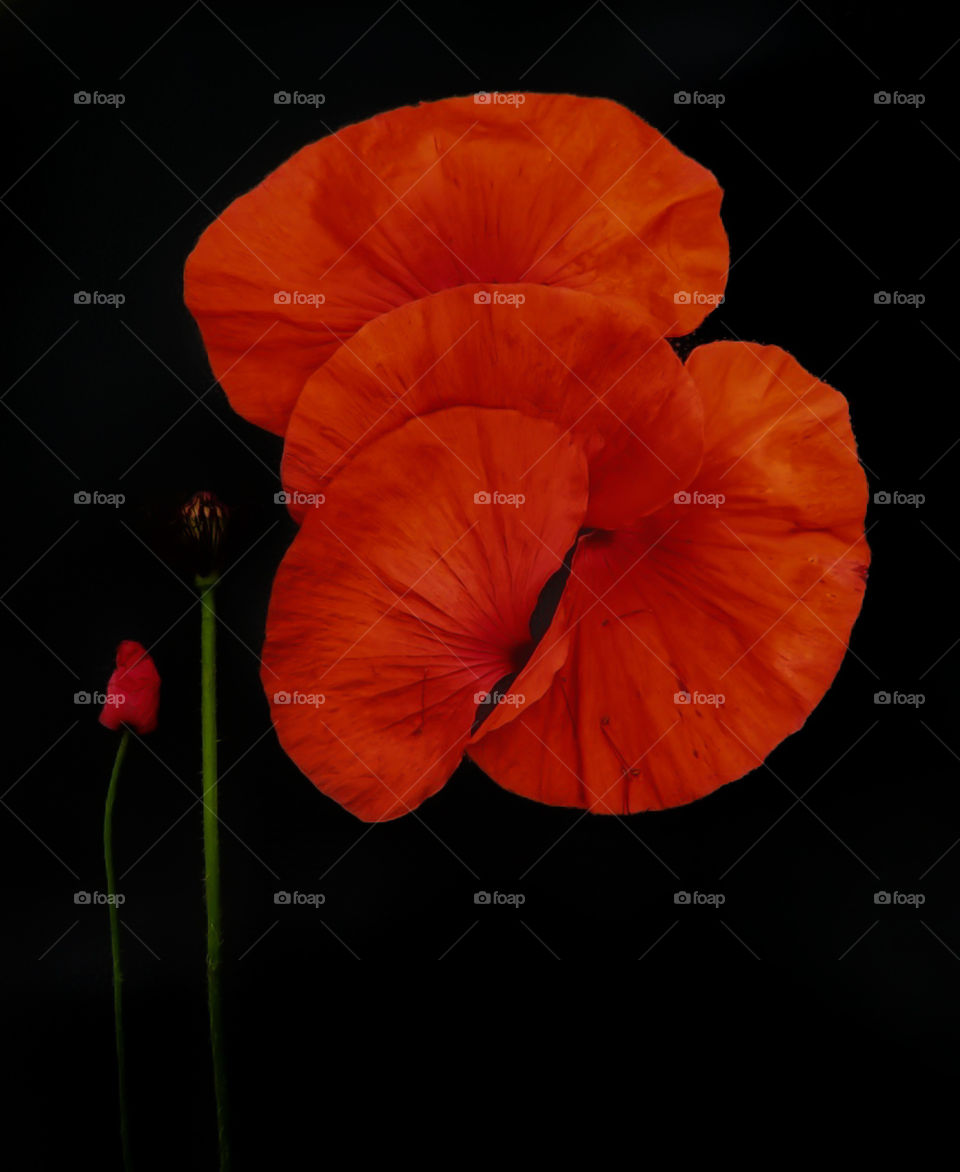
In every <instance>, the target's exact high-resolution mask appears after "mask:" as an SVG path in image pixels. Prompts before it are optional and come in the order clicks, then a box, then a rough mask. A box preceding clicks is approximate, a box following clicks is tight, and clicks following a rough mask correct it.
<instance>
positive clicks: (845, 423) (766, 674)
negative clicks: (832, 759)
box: [470, 342, 869, 813]
mask: <svg viewBox="0 0 960 1172" xmlns="http://www.w3.org/2000/svg"><path fill="white" fill-rule="evenodd" d="M688 367H689V370H690V373H691V374H692V376H693V378H694V380H695V382H696V383H697V386H698V387H699V388H700V391H701V393H702V395H703V399H704V406H705V453H704V462H703V467H702V469H701V470H700V472H699V473H698V475H697V477H696V479H695V480H694V481H693V483H692V484H691V485H690V487H689V499H688V500H683V499H681V501H680V503H676V504H673V503H671V505H669V506H668V507H667V508H665V509H663V510H661V511H659V512H658V513H656V514H654V515H653V516H651V517H648V518H647V519H646V520H645V521H644V522H643V523H642V524H641V525H640V526H639V527H637V529H636V530H635V531H633V532H618V533H603V534H593V535H589V536H585V537H582V538H581V540H580V542H579V545H578V549H577V552H576V555H575V557H574V559H573V563H572V570H571V575H570V580H569V583H568V585H567V587H566V589H565V591H564V594H563V596H562V599H561V602H560V606H559V608H558V611H557V613H556V615H555V617H554V622H553V625H552V627H551V629H550V630H549V631H548V632H547V634H546V635H545V636H544V640H543V644H542V645H541V647H542V649H543V651H544V652H547V651H549V649H550V648H551V646H552V645H553V644H555V643H557V642H558V640H559V641H561V642H562V641H566V642H567V643H569V647H570V650H569V656H568V658H567V659H566V661H565V663H564V666H563V667H562V669H561V670H560V671H559V672H558V673H557V675H556V678H555V680H554V682H553V685H552V686H551V688H550V689H549V690H548V691H547V693H546V694H545V695H544V696H543V697H542V698H541V699H540V700H539V701H538V702H537V703H535V704H533V705H530V706H528V707H527V708H525V709H524V710H523V711H522V712H521V713H520V715H519V716H518V718H517V719H516V720H515V721H513V722H511V723H510V724H508V725H505V726H503V727H501V728H499V729H496V730H491V731H489V732H485V728H484V727H481V729H480V736H479V739H478V741H477V743H476V744H475V745H474V746H472V747H471V749H470V755H471V756H472V757H473V758H474V759H475V760H476V761H477V762H478V763H479V765H480V766H481V767H482V768H483V769H484V770H485V771H486V772H487V773H489V775H490V776H491V777H493V778H494V779H495V780H496V781H498V782H499V783H500V784H501V785H503V786H505V787H506V788H508V789H511V790H514V791H515V792H517V793H520V794H523V795H525V796H527V797H530V798H535V799H537V800H539V801H543V802H548V803H551V804H555V805H563V806H581V807H586V808H588V809H590V810H593V811H596V812H600V813H607V812H609V813H630V812H633V811H637V810H649V809H660V808H663V807H667V806H675V805H678V804H681V803H684V802H689V801H691V800H692V799H694V798H697V797H700V796H702V795H704V794H707V793H709V792H711V791H712V790H715V789H716V788H717V787H718V786H721V785H723V784H724V783H725V782H728V781H731V780H733V779H735V778H738V777H740V776H742V775H743V774H744V773H747V772H749V771H750V770H752V769H753V768H755V767H756V766H757V765H759V764H760V763H761V762H762V761H763V759H764V758H765V757H766V755H767V754H768V753H769V752H770V751H771V750H772V749H773V748H774V747H775V746H776V745H777V744H778V743H779V742H780V741H781V740H783V738H784V737H786V736H788V735H789V734H790V733H792V732H794V731H796V730H797V729H798V728H800V726H801V725H802V724H803V722H804V721H805V719H806V718H807V716H808V715H809V713H810V712H811V710H812V709H813V708H814V706H815V705H816V704H817V703H818V701H819V700H820V698H821V697H822V696H823V694H824V692H825V691H826V689H827V688H828V687H829V685H830V682H831V681H832V679H833V677H834V675H835V674H836V672H837V670H838V668H839V666H840V662H841V660H842V659H843V656H844V652H845V650H846V647H847V640H848V637H849V634H850V630H851V628H852V626H853V623H854V621H855V619H856V617H857V614H858V613H859V610H860V604H861V599H862V596H863V591H864V582H865V577H866V571H867V566H868V562H869V550H868V548H867V544H866V540H865V537H864V531H863V519H864V513H865V510H866V502H867V491H866V481H865V478H864V475H863V472H862V470H861V468H860V465H859V463H858V460H857V455H856V448H855V445H854V439H853V434H852V431H851V428H850V422H849V416H848V412H847V405H846V401H845V400H844V398H843V396H842V395H840V394H839V393H838V392H837V391H835V390H833V389H831V388H830V387H828V386H826V385H825V384H824V383H822V382H819V381H818V380H817V379H816V378H814V377H813V376H811V375H810V374H808V373H807V372H806V371H805V370H803V369H802V367H800V365H799V364H798V363H797V362H796V361H795V360H794V359H793V358H791V357H790V356H789V355H788V354H786V353H784V352H783V351H782V350H780V349H778V348H776V347H773V346H757V345H748V344H744V343H732V342H720V343H715V344H712V345H708V346H703V347H700V348H699V349H697V350H695V351H694V352H693V354H692V355H691V356H690V359H689V361H688ZM540 650H541V649H540V648H538V651H537V653H535V655H534V660H533V661H531V662H534V661H535V660H536V655H537V654H539V653H540Z"/></svg>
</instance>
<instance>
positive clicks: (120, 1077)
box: [103, 728, 133, 1172]
mask: <svg viewBox="0 0 960 1172" xmlns="http://www.w3.org/2000/svg"><path fill="white" fill-rule="evenodd" d="M129 743H130V730H129V729H127V728H125V729H124V730H123V733H122V734H121V736H120V744H119V745H118V746H117V756H116V758H115V760H114V762H113V772H112V773H111V774H110V786H109V788H108V790H107V803H106V806H105V807H104V811H103V860H104V863H105V864H106V870H107V896H108V897H109V898H108V900H107V911H108V912H109V914H110V952H111V955H112V957H113V1026H114V1033H115V1035H116V1042H117V1091H118V1097H119V1100H120V1143H121V1145H122V1148H123V1166H124V1168H125V1169H126V1170H127V1172H130V1169H131V1168H132V1167H133V1163H132V1161H131V1159H130V1128H129V1122H128V1119H127V1061H126V1047H125V1046H124V1041H123V993H122V985H123V970H122V969H121V966H120V913H119V911H118V909H117V877H116V872H115V871H114V867H113V803H114V801H115V799H116V796H117V780H118V779H119V777H120V769H121V767H122V765H123V759H124V757H125V756H126V755H127V745H128V744H129Z"/></svg>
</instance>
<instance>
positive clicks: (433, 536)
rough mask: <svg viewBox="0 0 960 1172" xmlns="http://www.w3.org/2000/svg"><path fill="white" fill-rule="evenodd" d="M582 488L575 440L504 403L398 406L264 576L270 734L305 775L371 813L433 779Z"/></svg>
mask: <svg viewBox="0 0 960 1172" xmlns="http://www.w3.org/2000/svg"><path fill="white" fill-rule="evenodd" d="M545 447H546V448H548V455H547V456H546V457H544V458H542V459H540V456H541V453H542V451H543V450H544V448H545ZM534 460H539V462H538V463H537V465H536V467H535V468H534V470H533V471H532V472H530V473H529V475H526V476H524V473H525V472H527V470H528V469H529V468H530V466H531V464H532V463H533V462H534ZM487 490H490V491H489V492H488V491H487ZM494 490H495V491H496V493H499V494H504V496H506V497H508V498H509V497H515V496H516V495H517V494H519V495H520V496H522V497H523V498H524V499H523V500H513V501H510V500H503V499H500V500H499V501H498V500H497V499H496V498H495V497H493V492H494ZM489 497H493V499H487V498H489ZM586 501H587V468H586V461H585V458H584V456H583V453H582V452H581V450H580V448H579V446H578V445H577V444H576V443H575V442H574V441H573V440H572V439H571V438H570V437H569V436H568V435H564V434H563V433H562V432H561V431H560V430H559V429H558V428H556V427H555V426H554V425H553V424H551V423H549V422H546V421H541V420H534V419H530V418H528V417H526V416H523V415H520V414H519V413H517V412H515V411H483V410H474V409H472V408H455V409H452V410H449V411H442V412H437V413H435V414H433V415H431V416H430V417H429V418H427V419H414V420H411V421H410V422H409V423H407V424H406V425H405V426H403V427H401V428H399V429H397V430H395V431H392V432H390V433H389V434H387V435H385V436H383V437H381V438H380V439H379V440H377V441H376V442H374V443H372V444H370V445H369V446H368V447H366V448H365V449H364V451H363V452H362V453H361V454H360V455H359V456H358V457H357V458H356V459H355V460H354V461H353V462H352V463H351V464H350V465H349V466H348V467H347V468H346V469H345V470H344V471H343V472H342V473H341V474H340V475H339V476H337V477H336V478H335V479H334V480H333V481H332V482H331V484H330V485H329V486H328V488H327V492H326V499H325V502H324V503H323V504H320V505H318V506H317V507H316V508H314V509H313V510H311V513H310V515H309V516H308V517H307V519H306V521H305V522H304V524H303V526H302V528H301V530H300V532H299V534H298V535H297V537H296V539H295V540H294V542H293V545H292V546H291V547H290V550H289V551H288V553H287V555H286V557H285V559H284V561H283V564H282V565H281V567H280V570H279V572H278V574H277V578H276V581H275V583H274V587H273V596H272V598H271V600H270V610H269V615H268V619H267V638H266V644H265V646H264V651H263V662H264V667H263V671H262V679H263V683H264V687H265V689H266V691H267V694H268V696H269V697H270V698H271V705H272V715H273V721H274V724H275V726H276V729H277V734H278V736H279V738H280V741H281V743H282V745H283V747H284V748H285V749H286V751H287V752H288V753H289V755H290V756H291V757H292V758H293V760H294V761H295V762H296V763H297V765H299V767H300V768H301V769H302V770H303V771H304V773H306V774H307V776H308V777H309V778H310V779H311V780H312V781H313V783H314V784H315V785H316V786H317V787H318V788H319V789H321V790H323V792H324V793H326V794H329V795H330V796H331V797H333V798H336V800H337V801H338V802H340V803H341V804H342V805H344V806H346V807H347V808H348V809H349V810H352V811H353V813H355V814H356V815H357V816H358V817H360V818H363V819H365V820H367V821H381V820H384V819H388V818H395V817H397V816H398V815H400V814H403V813H405V812H406V811H407V810H409V809H412V808H414V807H415V806H417V805H419V804H420V802H422V801H423V799H424V798H426V797H429V795H430V794H432V793H434V792H435V791H436V790H438V789H439V788H440V787H441V786H442V785H443V783H444V782H445V781H446V780H447V778H448V777H449V776H450V774H451V773H452V772H453V770H454V769H455V768H456V766H457V764H458V762H459V760H460V757H461V755H462V753H463V750H464V747H465V746H466V744H467V741H468V739H469V736H470V730H471V727H472V725H473V723H474V720H475V719H476V717H477V714H478V711H477V695H478V693H489V692H491V691H492V690H493V686H494V684H496V683H497V682H498V681H501V680H503V679H504V677H506V676H510V675H513V674H514V673H516V672H517V671H519V670H520V669H521V668H522V666H523V664H524V662H525V660H526V658H527V656H528V655H529V653H530V650H531V647H530V639H531V636H530V627H529V621H530V617H531V615H532V613H533V610H534V607H535V606H536V603H537V599H538V597H539V594H540V591H541V590H542V588H543V586H544V584H545V583H546V581H547V579H548V578H549V577H550V576H551V575H552V574H554V573H555V572H556V571H557V570H558V569H559V568H560V566H561V564H562V561H563V558H564V554H565V553H566V552H567V551H568V550H569V549H570V547H571V546H572V544H573V542H574V540H575V537H576V534H577V531H578V529H579V527H580V525H581V522H582V520H583V516H584V512H585V509H586ZM564 654H565V648H563V649H561V650H558V649H556V648H555V649H554V651H553V652H552V654H551V655H550V656H546V657H540V658H539V659H538V663H537V665H536V667H535V668H534V669H532V670H531V671H529V672H524V673H523V674H522V675H521V676H520V677H519V678H518V680H517V687H518V689H521V690H520V692H519V697H520V699H525V700H526V702H529V703H532V702H534V701H535V700H536V699H537V698H538V697H539V696H540V695H541V694H542V693H543V691H544V690H545V689H546V687H547V686H548V684H549V682H550V679H551V678H552V675H553V672H555V671H556V670H557V668H558V667H559V666H560V663H561V662H562V657H563V655H564ZM517 703H519V700H518V699H517V696H516V695H513V694H510V702H509V703H505V704H503V705H501V706H500V708H498V711H497V713H496V715H497V716H498V717H499V718H500V719H501V720H502V719H503V716H502V715H501V710H502V711H503V713H505V714H512V713H515V712H516V711H517V706H516V705H517Z"/></svg>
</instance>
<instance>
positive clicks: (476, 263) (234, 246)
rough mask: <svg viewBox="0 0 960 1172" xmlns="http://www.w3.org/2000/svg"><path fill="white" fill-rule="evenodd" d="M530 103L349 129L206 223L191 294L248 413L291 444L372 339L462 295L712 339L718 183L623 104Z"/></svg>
mask: <svg viewBox="0 0 960 1172" xmlns="http://www.w3.org/2000/svg"><path fill="white" fill-rule="evenodd" d="M521 96H522V98H523V102H522V104H519V105H513V104H500V103H497V102H494V101H491V102H490V103H487V104H483V103H477V102H475V101H474V99H473V98H472V97H466V98H451V99H448V100H446V101H441V102H430V103H426V104H424V105H420V106H407V107H403V108H402V109H399V110H393V111H391V112H390V113H387V114H381V115H379V116H377V117H376V118H372V119H370V120H369V121H367V122H361V123H358V124H356V125H354V126H348V127H346V128H344V129H343V130H340V131H338V132H337V133H336V134H334V135H331V136H330V137H328V138H324V139H321V140H320V141H319V142H316V143H313V144H311V145H310V146H307V147H305V148H303V149H302V150H301V151H299V152H298V153H297V154H296V155H294V156H293V157H292V158H291V159H289V160H288V161H287V162H286V163H284V164H283V165H282V166H281V167H279V168H278V169H277V170H276V171H274V172H273V173H272V174H271V175H269V176H268V177H267V178H266V179H265V180H264V181H263V182H262V183H261V184H260V185H259V186H258V187H256V188H255V189H254V190H253V191H251V192H249V193H248V194H247V195H244V196H242V197H241V198H239V199H237V200H236V201H235V202H234V203H233V204H231V205H230V207H228V208H227V209H226V211H225V212H224V213H223V215H222V216H220V217H219V218H218V219H217V220H216V221H215V222H214V223H213V224H211V225H210V227H209V228H208V229H207V231H206V232H204V234H203V236H202V237H201V239H200V242H199V244H198V245H197V247H196V249H195V250H194V252H193V253H192V254H191V256H190V258H189V259H188V261H187V267H186V273H185V295H186V301H187V304H188V306H189V307H190V309H191V311H192V312H193V314H194V316H195V317H196V319H197V321H198V323H199V325H200V328H201V331H202V333H203V337H204V341H205V343H206V346H207V352H208V354H209V357H210V364H211V366H212V368H213V372H214V374H215V375H216V377H217V378H218V379H219V380H220V381H221V383H222V384H223V387H224V389H225V391H226V392H227V394H228V396H229V397H230V400H231V402H232V404H233V406H234V407H235V409H236V410H237V411H239V412H240V413H241V414H242V415H244V416H245V417H246V418H247V419H250V420H251V421H253V422H254V423H258V424H260V425H261V426H262V427H266V428H269V429H270V430H272V431H275V432H278V433H280V434H282V433H283V431H284V429H285V427H286V423H287V418H288V416H289V414H290V411H291V410H292V408H293V404H294V402H295V401H296V398H297V395H298V394H299V393H300V389H301V387H302V386H303V384H304V382H305V381H306V379H307V376H308V375H309V374H310V373H311V372H312V371H313V370H315V369H316V368H317V367H318V366H320V365H321V364H322V363H323V362H325V361H326V360H327V358H329V357H330V355H331V354H332V353H333V352H334V351H335V350H336V348H337V346H339V345H340V343H341V342H343V341H345V340H346V339H348V338H349V337H351V335H352V334H353V333H355V331H356V330H357V329H359V327H360V326H361V325H362V324H363V323H364V322H366V321H369V320H370V318H372V317H376V316H377V315H378V314H381V313H384V312H385V311H386V310H388V309H390V308H392V307H394V306H397V305H402V304H403V303H404V302H406V301H409V300H411V299H414V298H418V297H424V296H426V295H427V294H429V293H434V292H437V291H439V290H440V289H445V288H448V287H450V286H452V285H461V284H464V283H466V282H477V281H482V282H508V281H520V280H524V281H531V282H535V283H542V284H547V285H564V286H567V287H570V288H576V289H583V290H586V291H588V292H591V293H596V294H601V295H603V296H604V297H608V298H623V299H626V300H628V301H630V302H632V303H634V304H636V305H637V306H639V308H640V309H641V311H642V312H643V313H644V314H646V315H647V316H649V317H650V318H651V319H652V321H653V322H654V324H655V326H656V327H657V329H658V330H659V331H660V332H661V333H664V332H665V333H668V334H683V333H686V332H687V331H688V330H691V329H693V328H694V327H695V326H696V325H698V324H699V322H700V321H701V320H702V319H703V318H704V317H705V316H706V314H707V313H708V312H709V310H710V308H711V304H712V303H713V302H714V301H715V300H716V298H717V297H718V296H719V295H720V294H721V293H722V290H723V287H724V283H725V280H726V269H727V262H728V250H727V241H726V236H725V235H724V231H723V227H722V225H721V223H720V216H719V209H720V201H721V196H722V193H721V191H720V188H719V186H718V185H717V182H716V180H715V179H714V177H713V176H712V175H711V174H710V172H709V171H706V170H705V169H704V168H703V167H701V166H699V164H697V163H695V162H693V160H692V159H689V158H687V157H686V156H685V155H683V154H681V153H680V151H678V150H677V149H676V148H675V147H673V146H671V145H670V143H668V142H667V141H666V139H664V138H663V137H662V136H661V135H660V134H659V133H658V132H657V131H656V130H654V129H653V127H651V126H649V125H647V123H646V122H644V121H642V119H640V118H638V117H636V115H634V114H632V113H631V112H630V111H629V110H626V109H624V107H622V106H619V105H617V104H616V103H614V102H609V101H605V100H602V99H597V98H577V97H572V96H570V95H564V94H524V95H521ZM320 298H322V299H323V301H322V303H319V299H320ZM684 298H686V299H684ZM298 299H299V300H298Z"/></svg>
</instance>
